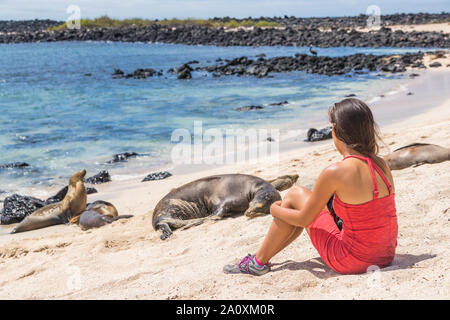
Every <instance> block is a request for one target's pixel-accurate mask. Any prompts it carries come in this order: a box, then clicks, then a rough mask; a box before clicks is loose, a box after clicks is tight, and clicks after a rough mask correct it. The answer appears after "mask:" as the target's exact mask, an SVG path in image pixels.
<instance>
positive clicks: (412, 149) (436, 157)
mask: <svg viewBox="0 0 450 320" xmlns="http://www.w3.org/2000/svg"><path fill="white" fill-rule="evenodd" d="M384 160H385V161H386V162H387V164H388V166H389V168H390V169H391V170H400V169H404V168H407V167H410V166H413V165H415V166H420V165H422V164H424V163H439V162H443V161H447V160H450V149H448V148H444V147H441V146H438V145H435V144H426V143H413V144H410V145H407V146H404V147H401V148H398V149H396V150H395V151H394V152H392V153H391V154H389V155H387V156H385V157H384Z"/></svg>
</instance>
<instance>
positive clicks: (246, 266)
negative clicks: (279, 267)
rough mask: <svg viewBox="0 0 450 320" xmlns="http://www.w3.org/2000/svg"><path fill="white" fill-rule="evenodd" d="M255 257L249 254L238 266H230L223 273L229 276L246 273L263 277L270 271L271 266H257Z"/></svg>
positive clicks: (224, 268)
mask: <svg viewBox="0 0 450 320" xmlns="http://www.w3.org/2000/svg"><path fill="white" fill-rule="evenodd" d="M253 258H254V255H251V254H248V255H247V256H246V257H244V258H243V259H242V260H241V262H239V263H238V264H228V265H226V266H225V267H223V272H225V273H229V274H236V273H246V274H251V275H254V276H262V275H263V274H266V273H267V272H269V271H270V265H269V264H265V265H264V266H262V267H259V266H257V265H256V262H255V261H254V259H253Z"/></svg>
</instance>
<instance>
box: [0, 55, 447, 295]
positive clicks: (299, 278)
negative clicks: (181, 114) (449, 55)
mask: <svg viewBox="0 0 450 320" xmlns="http://www.w3.org/2000/svg"><path fill="white" fill-rule="evenodd" d="M442 64H443V66H442V67H441V68H436V69H428V70H427V71H424V74H425V73H426V74H427V75H430V76H431V77H439V75H442V74H443V73H445V74H446V75H447V76H448V74H449V73H450V71H449V70H450V69H449V68H447V67H446V65H447V64H448V62H447V64H445V63H442ZM424 74H422V75H421V76H420V77H417V78H418V79H412V80H405V81H420V78H422V77H423V76H424ZM445 79H448V77H446V78H445ZM449 86H450V84H449V83H447V84H446V87H447V88H448V87H449ZM419 87H422V89H423V90H417V91H414V95H412V96H407V95H406V93H405V92H401V93H399V94H396V95H392V96H389V97H386V98H385V99H381V100H380V101H378V102H377V103H376V104H375V106H374V107H373V108H374V113H375V118H376V120H377V108H380V109H381V108H397V107H398V108H400V107H403V108H406V110H407V108H408V106H409V105H411V107H413V106H415V107H417V108H420V107H422V108H423V109H424V110H425V109H426V110H428V111H426V112H425V113H421V114H418V115H414V116H412V117H405V118H404V119H403V120H401V121H396V122H395V123H389V121H387V120H386V121H385V123H386V124H385V125H383V124H382V125H381V132H382V138H383V140H384V142H385V145H383V148H382V154H387V153H388V152H389V150H391V151H392V150H394V149H396V148H398V147H401V146H404V145H407V144H410V143H413V142H422V143H434V144H439V145H442V146H445V147H450V126H449V125H450V96H449V95H448V91H447V92H445V91H444V92H442V90H441V89H436V88H433V87H430V86H427V85H426V83H422V84H421V85H420V86H419ZM438 97H439V100H434V99H433V98H435V99H437V98H438ZM436 101H439V103H437V102H436ZM384 114H386V113H384ZM324 119H326V117H325V118H324ZM324 125H326V123H324ZM340 159H341V157H340V155H339V154H338V152H337V151H336V150H335V148H334V145H333V142H332V141H331V140H327V141H324V142H320V143H313V144H310V145H308V146H307V147H303V148H295V149H290V150H288V151H285V152H283V153H281V155H280V163H278V164H270V163H258V164H244V165H242V164H233V165H225V166H222V167H217V168H212V169H205V170H202V171H195V172H190V173H184V174H183V173H182V172H179V171H180V170H177V172H176V174H174V175H173V176H172V177H169V178H167V179H164V180H160V181H151V182H145V183H141V182H140V180H141V179H142V177H140V178H139V179H134V180H127V181H113V182H110V183H106V184H102V185H98V186H96V188H97V189H98V190H99V193H97V194H92V195H89V196H88V202H92V201H95V200H98V199H102V200H106V201H110V202H112V203H114V205H115V206H116V207H117V209H118V210H119V213H120V214H132V215H134V217H133V218H131V219H123V220H119V221H117V222H115V223H112V224H110V225H107V226H105V227H102V228H99V229H92V230H89V231H82V230H81V229H80V228H79V227H78V226H77V225H70V226H66V225H59V226H54V227H49V228H45V229H41V230H35V231H30V232H26V233H20V234H15V235H3V236H0V270H1V272H0V298H1V299H435V298H436V299H450V265H449V263H448V262H449V261H450V249H449V248H450V221H449V219H450V209H449V208H450V186H449V181H450V170H449V169H450V162H443V163H439V164H425V165H421V166H418V167H410V168H407V169H404V170H399V171H393V175H394V179H395V187H396V203H397V215H398V224H399V234H398V247H397V252H396V257H395V259H394V262H393V264H392V265H391V266H389V267H387V268H385V269H382V270H381V271H377V272H375V273H367V274H361V275H339V274H337V273H335V272H334V271H332V270H331V269H330V268H329V267H327V266H326V265H325V264H324V263H323V261H322V260H321V259H320V257H319V254H318V253H317V251H316V250H315V249H314V247H313V246H312V244H311V242H310V240H309V238H308V235H307V234H306V233H304V234H302V235H301V236H300V237H299V238H298V239H297V240H296V241H295V242H293V243H292V244H291V245H290V246H289V247H288V248H287V249H286V250H284V251H283V252H281V253H280V254H278V255H277V256H275V257H274V258H273V259H272V263H273V264H274V266H273V270H272V272H270V273H268V274H266V275H264V276H261V277H252V276H248V275H226V274H224V273H223V272H222V267H223V266H224V265H225V264H227V263H230V262H233V261H237V260H238V259H239V258H241V257H243V256H244V255H246V254H247V253H253V252H255V251H256V249H257V248H258V246H259V245H260V244H261V242H262V240H263V238H264V236H265V233H266V231H267V229H268V227H269V224H270V222H271V219H272V218H271V216H265V217H259V218H255V219H252V220H248V219H247V218H245V217H243V216H239V217H235V218H227V219H224V220H222V221H216V222H211V221H210V222H206V223H204V224H202V225H200V226H197V227H193V228H190V229H187V230H184V231H175V232H174V234H173V235H172V237H171V238H170V239H169V240H167V241H162V240H160V238H159V232H155V231H154V230H153V228H152V225H151V221H152V215H151V213H152V209H153V208H154V206H155V205H156V203H157V202H158V200H159V199H161V198H162V197H163V196H164V195H165V194H166V193H168V192H169V191H170V190H171V189H172V188H174V187H177V186H180V185H182V184H184V183H187V182H190V181H192V180H195V179H197V178H201V177H204V176H208V175H211V174H219V173H220V174H222V173H246V174H254V175H257V176H261V177H263V178H274V177H276V176H278V175H280V174H287V173H297V174H298V175H299V176H300V178H299V180H298V182H297V184H299V185H303V186H306V187H308V188H311V187H312V185H313V184H314V182H315V179H316V178H317V177H318V175H319V173H320V172H321V170H322V169H323V168H325V167H326V166H327V165H329V164H330V163H333V162H336V161H339V160H340ZM285 192H286V191H285ZM285 192H283V194H284V193H285ZM11 227H12V226H11Z"/></svg>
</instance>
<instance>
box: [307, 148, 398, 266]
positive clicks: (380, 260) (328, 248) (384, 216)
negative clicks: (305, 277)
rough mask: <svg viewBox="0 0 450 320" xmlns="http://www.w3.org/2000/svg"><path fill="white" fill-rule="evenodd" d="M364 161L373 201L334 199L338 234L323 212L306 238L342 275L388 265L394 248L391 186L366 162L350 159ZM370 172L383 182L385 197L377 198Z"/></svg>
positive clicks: (326, 214) (376, 187)
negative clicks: (367, 168) (339, 224)
mask: <svg viewBox="0 0 450 320" xmlns="http://www.w3.org/2000/svg"><path fill="white" fill-rule="evenodd" d="M350 157H354V158H358V159H361V160H365V161H367V163H368V165H369V169H370V174H371V176H372V181H373V185H374V189H373V200H371V201H369V202H365V203H362V204H347V203H345V202H343V201H341V200H340V199H339V198H338V196H337V194H335V196H334V200H333V208H334V211H335V212H336V214H337V215H338V216H339V217H340V218H341V219H342V221H343V227H342V231H340V230H339V229H338V227H337V225H336V223H335V222H334V219H333V216H332V215H331V214H330V213H329V212H328V210H323V211H322V212H321V213H320V214H319V216H318V217H317V218H316V220H314V222H313V223H312V224H311V225H310V238H311V241H312V243H313V245H314V247H315V248H316V249H317V251H318V252H319V254H320V257H321V258H322V259H323V261H325V263H326V264H327V265H328V266H329V267H330V268H331V269H333V270H334V271H336V272H338V273H342V274H349V273H353V274H354V273H364V272H367V269H368V267H370V266H373V265H375V266H378V267H380V268H383V267H386V266H388V265H389V264H391V262H392V260H393V259H394V256H395V248H396V246H397V232H398V226H397V215H396V209H395V198H394V197H395V195H394V193H392V186H391V185H390V183H389V181H388V180H387V179H386V177H385V176H384V174H383V172H382V171H381V170H380V168H378V167H377V166H376V165H375V164H374V163H373V161H372V160H371V159H370V158H365V157H360V156H356V155H351V156H348V157H345V158H344V160H345V159H347V158H350ZM374 168H375V170H376V171H377V172H378V174H379V175H380V176H381V178H382V179H383V181H384V183H385V184H386V186H387V188H388V189H389V195H388V196H386V197H383V198H378V193H379V192H378V185H377V181H376V178H375V173H374Z"/></svg>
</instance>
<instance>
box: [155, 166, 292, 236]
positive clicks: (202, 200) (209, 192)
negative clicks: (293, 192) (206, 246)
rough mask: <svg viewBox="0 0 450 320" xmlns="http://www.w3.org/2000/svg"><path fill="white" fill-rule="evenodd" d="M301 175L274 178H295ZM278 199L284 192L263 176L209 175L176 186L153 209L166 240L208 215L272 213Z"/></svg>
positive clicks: (214, 216)
mask: <svg viewBox="0 0 450 320" xmlns="http://www.w3.org/2000/svg"><path fill="white" fill-rule="evenodd" d="M297 178H298V177H297ZM297 178H295V177H294V178H289V179H286V178H279V179H274V181H277V180H278V182H277V183H279V182H280V181H282V180H283V181H284V180H286V181H291V182H292V181H296V180H297ZM293 183H294V182H292V184H293ZM280 185H283V186H285V185H287V183H286V182H285V183H280ZM278 200H281V196H280V194H279V193H278V191H277V190H276V189H275V187H274V186H273V185H271V184H270V183H269V182H267V181H265V180H263V179H261V178H258V177H255V176H250V175H245V174H224V175H215V176H209V177H205V178H201V179H198V180H195V181H193V182H190V183H187V184H185V185H183V186H181V187H179V188H175V189H172V190H171V191H170V192H169V193H168V194H167V195H166V196H165V197H164V198H162V199H161V200H160V201H159V202H158V204H157V205H156V207H155V209H154V210H153V218H152V225H153V228H154V229H155V230H159V229H160V230H161V231H162V235H161V239H162V240H165V239H167V238H168V237H169V236H170V235H171V234H172V229H178V228H183V229H186V228H189V227H192V226H195V225H199V224H201V223H203V222H204V221H205V218H206V217H212V218H214V219H220V218H222V217H225V216H230V215H233V214H240V213H244V215H245V216H247V217H248V218H253V217H257V216H260V215H265V214H269V210H270V205H271V204H272V203H273V202H275V201H278Z"/></svg>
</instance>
